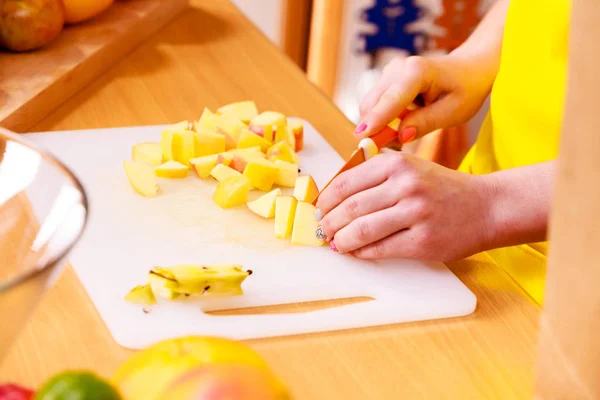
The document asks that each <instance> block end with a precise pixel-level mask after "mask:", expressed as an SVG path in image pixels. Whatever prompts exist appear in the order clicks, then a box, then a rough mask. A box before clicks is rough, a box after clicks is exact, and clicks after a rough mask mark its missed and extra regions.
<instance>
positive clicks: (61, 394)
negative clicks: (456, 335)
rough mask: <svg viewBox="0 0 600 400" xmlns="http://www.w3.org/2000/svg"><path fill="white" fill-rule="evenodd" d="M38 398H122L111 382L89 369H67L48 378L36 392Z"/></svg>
mask: <svg viewBox="0 0 600 400" xmlns="http://www.w3.org/2000/svg"><path fill="white" fill-rule="evenodd" d="M35 399H36V400H71V399H78V400H94V399H102V400H121V399H122V397H121V395H120V394H119V392H118V391H117V389H115V388H114V387H112V385H111V384H110V383H108V382H107V381H105V380H104V379H103V378H101V377H99V376H98V375H96V374H94V373H93V372H88V371H67V372H62V373H60V374H58V375H54V376H53V377H51V378H50V379H48V380H47V381H46V382H45V383H44V384H43V385H42V387H41V388H40V389H39V390H38V391H37V393H36V394H35Z"/></svg>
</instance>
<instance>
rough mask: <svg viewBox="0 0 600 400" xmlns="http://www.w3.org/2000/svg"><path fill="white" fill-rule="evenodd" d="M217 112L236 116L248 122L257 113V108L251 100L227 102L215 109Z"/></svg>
mask: <svg viewBox="0 0 600 400" xmlns="http://www.w3.org/2000/svg"><path fill="white" fill-rule="evenodd" d="M217 112H218V113H219V114H229V115H232V116H234V117H236V118H238V119H239V120H240V121H242V122H243V123H245V124H247V123H249V122H250V121H251V120H252V118H254V117H256V116H257V115H258V109H257V108H256V104H255V103H254V102H253V101H240V102H238V103H231V104H227V105H225V106H223V107H221V108H219V109H218V110H217Z"/></svg>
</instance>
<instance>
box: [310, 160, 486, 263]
mask: <svg viewBox="0 0 600 400" xmlns="http://www.w3.org/2000/svg"><path fill="white" fill-rule="evenodd" d="M487 197H488V196H487V190H486V186H485V185H484V183H483V179H482V177H480V176H473V175H468V174H465V173H461V172H457V171H454V170H451V169H447V168H445V167H442V166H440V165H438V164H435V163H433V162H430V161H426V160H423V159H420V158H417V157H415V156H412V155H409V154H404V153H401V152H393V153H385V154H379V155H377V156H375V157H373V158H371V159H370V160H368V161H366V162H365V163H363V164H361V165H359V166H357V167H355V168H352V169H351V170H349V171H346V172H344V173H342V174H340V175H339V176H338V177H336V178H335V179H334V181H333V182H332V183H331V184H330V185H329V187H328V188H327V189H326V190H325V191H324V192H323V193H322V194H321V195H320V196H319V200H318V203H317V207H318V208H319V210H320V213H321V215H324V217H323V218H322V220H321V228H322V229H323V231H324V233H325V234H326V235H327V237H328V238H329V239H332V241H333V245H331V243H330V245H331V247H332V248H337V251H339V252H340V253H350V252H352V254H353V255H354V256H355V257H358V258H362V259H384V258H397V257H398V258H418V259H424V260H436V261H449V260H454V259H458V258H462V257H465V256H468V255H471V254H474V253H477V252H479V251H482V250H484V247H486V243H487V242H488V227H487V224H488V222H487V215H488V210H489V206H488V198H487Z"/></svg>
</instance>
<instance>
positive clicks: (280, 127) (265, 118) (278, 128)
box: [249, 111, 287, 143]
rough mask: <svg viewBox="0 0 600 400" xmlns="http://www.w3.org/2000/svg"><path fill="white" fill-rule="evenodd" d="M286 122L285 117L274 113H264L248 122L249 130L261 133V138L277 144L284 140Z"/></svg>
mask: <svg viewBox="0 0 600 400" xmlns="http://www.w3.org/2000/svg"><path fill="white" fill-rule="evenodd" d="M286 126H287V120H286V119H285V115H283V114H281V113H278V112H275V111H265V112H263V113H261V114H259V115H257V116H256V117H254V118H252V121H250V125H249V127H250V130H251V131H253V132H255V133H258V134H259V135H260V134H261V133H262V136H263V137H264V138H265V139H266V140H268V141H269V142H274V143H277V142H279V141H281V140H285V136H286V129H285V127H286Z"/></svg>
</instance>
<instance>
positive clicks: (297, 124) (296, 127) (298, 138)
mask: <svg viewBox="0 0 600 400" xmlns="http://www.w3.org/2000/svg"><path fill="white" fill-rule="evenodd" d="M288 125H289V127H290V129H291V130H292V132H294V140H295V145H294V151H295V152H299V151H301V150H302V149H303V148H304V125H303V124H302V121H301V120H299V119H292V120H289V121H288Z"/></svg>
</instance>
